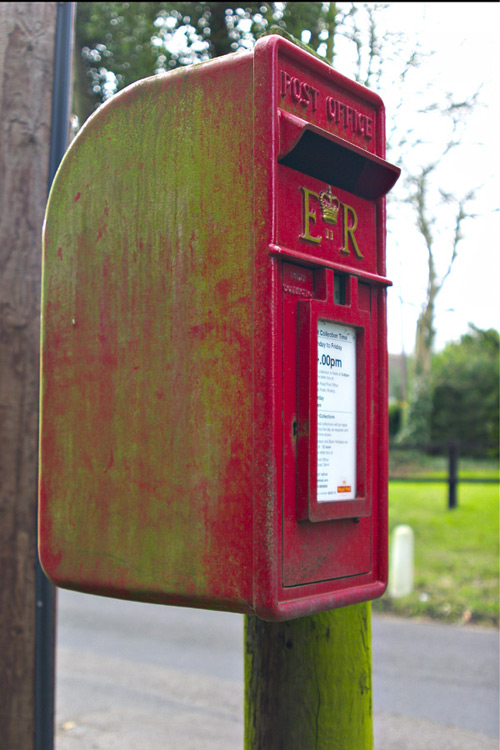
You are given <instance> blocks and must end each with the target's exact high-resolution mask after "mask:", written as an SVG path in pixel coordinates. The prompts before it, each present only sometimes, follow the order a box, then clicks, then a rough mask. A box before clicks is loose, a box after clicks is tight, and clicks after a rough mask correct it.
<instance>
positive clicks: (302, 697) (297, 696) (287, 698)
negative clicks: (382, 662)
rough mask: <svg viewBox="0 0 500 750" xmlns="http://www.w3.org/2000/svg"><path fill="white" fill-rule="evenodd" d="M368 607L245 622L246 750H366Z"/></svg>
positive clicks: (369, 721) (369, 736) (369, 705)
mask: <svg viewBox="0 0 500 750" xmlns="http://www.w3.org/2000/svg"><path fill="white" fill-rule="evenodd" d="M372 748H373V730H372V680H371V622H370V604H369V603H367V604H356V605H354V606H351V607H345V608H343V609H337V610H333V611H331V612H323V613H321V614H317V615H311V616H310V617H303V618H301V619H298V620H291V621H288V622H278V623H272V622H265V621H264V620H260V619H259V618H258V617H254V616H247V617H245V750H372Z"/></svg>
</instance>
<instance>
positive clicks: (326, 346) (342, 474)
mask: <svg viewBox="0 0 500 750" xmlns="http://www.w3.org/2000/svg"><path fill="white" fill-rule="evenodd" d="M355 497H356V330H355V329H354V328H350V327H349V326H343V325H339V324H338V323H331V322H330V321H328V320H319V321H318V486H317V499H318V502H331V501H332V500H354V498H355Z"/></svg>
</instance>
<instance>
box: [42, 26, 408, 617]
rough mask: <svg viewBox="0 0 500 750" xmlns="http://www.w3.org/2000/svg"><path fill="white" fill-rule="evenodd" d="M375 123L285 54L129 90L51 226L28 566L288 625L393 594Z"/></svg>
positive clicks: (220, 64) (358, 91) (314, 67)
mask: <svg viewBox="0 0 500 750" xmlns="http://www.w3.org/2000/svg"><path fill="white" fill-rule="evenodd" d="M384 149H385V124H384V107H383V103H382V101H381V99H380V98H379V97H378V96H377V95H375V94H374V93H372V92H370V91H368V90H367V89H365V88H363V87H361V86H359V85H357V84H356V83H353V82H352V81H349V80H348V79H346V78H345V77H343V76H341V75H340V74H338V73H337V72H336V71H334V70H333V69H331V68H330V67H329V66H328V65H326V64H325V63H322V62H321V61H320V60H318V59H317V58H315V57H314V56H312V55H309V54H308V53H307V52H304V51H303V50H302V49H300V48H299V47H297V46H295V45H294V44H292V43H291V42H289V41H287V40H285V39H284V38H282V37H280V36H268V37H264V38H263V39H261V40H259V41H258V42H257V44H256V45H255V47H254V49H253V50H251V51H246V52H243V53H236V54H233V55H228V56H226V57H223V58H219V59H216V60H213V61H209V62H206V63H202V64H197V65H193V66H189V67H186V68H182V69H178V70H175V71H172V72H170V73H168V74H165V75H162V76H156V77H153V78H148V79H145V80H143V81H140V82H138V83H136V84H133V85H132V86H130V87H128V88H127V89H124V90H123V91H122V92H120V93H119V94H117V95H116V96H115V97H113V98H112V99H111V100H110V101H108V102H107V103H106V104H104V105H103V106H102V107H100V109H99V110H97V112H96V113H95V114H94V115H93V116H92V117H91V118H89V120H88V122H87V123H86V124H85V125H84V127H83V128H82V130H81V131H80V133H79V134H78V136H77V137H76V139H75V140H74V142H73V143H72V145H71V147H70V149H69V150H68V152H67V154H66V156H65V158H64V160H63V162H62V164H61V166H60V169H59V171H58V173H57V176H56V178H55V180H54V183H53V187H52V190H51V194H50V198H49V203H48V207H47V215H46V222H45V228H44V251H43V301H42V364H41V368H42V385H41V425H40V503H39V508H40V512H39V537H40V559H41V562H42V565H43V567H44V569H45V571H46V573H47V575H48V576H49V577H50V578H51V579H52V580H53V581H54V583H56V584H57V585H59V586H64V587H68V588H73V589H77V590H81V591H86V592H91V593H97V594H104V595H109V596H116V597H123V598H131V599H137V600H143V601H151V602H158V603H164V604H177V605H185V606H195V607H207V608H214V609H222V610H231V611H237V612H247V613H255V614H257V615H259V616H260V617H263V618H265V619H271V620H272V619H276V620H280V619H281V620H282V619H289V618H293V617H299V616H304V615H307V614H311V613H313V612H318V611H322V610H326V609H331V608H334V607H338V606H344V605H347V604H351V603H354V602H357V601H362V600H367V599H372V598H375V597H377V596H379V595H381V594H382V593H383V591H384V589H385V586H386V581H387V424H386V423H387V393H386V391H387V353H386V302H385V296H386V288H387V285H388V284H389V283H390V282H389V281H388V280H387V278H386V270H385V198H384V196H385V194H386V193H387V191H388V190H389V189H390V188H391V187H392V185H393V184H394V182H395V181H396V179H397V177H398V174H399V170H398V169H397V168H396V167H394V166H392V165H391V164H389V163H388V162H387V161H385V152H384Z"/></svg>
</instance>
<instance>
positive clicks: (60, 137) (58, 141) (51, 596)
mask: <svg viewBox="0 0 500 750" xmlns="http://www.w3.org/2000/svg"><path fill="white" fill-rule="evenodd" d="M73 17H74V3H64V2H60V3H58V4H57V18H56V34H55V47H54V77H53V89H52V118H51V129H50V150H49V179H48V188H49V190H50V186H51V185H52V180H53V179H54V176H55V173H56V171H57V168H58V166H59V163H60V161H61V159H62V157H63V155H64V152H65V150H66V146H67V137H68V129H69V116H70V112H69V107H70V91H71V59H72V38H73ZM35 592H36V610H35V685H34V700H35V750H52V749H53V747H54V703H55V641H56V594H55V590H54V587H53V586H52V584H51V583H50V582H49V581H48V580H47V578H46V577H45V574H44V572H43V570H42V568H41V566H40V562H39V560H38V558H37V562H36V584H35Z"/></svg>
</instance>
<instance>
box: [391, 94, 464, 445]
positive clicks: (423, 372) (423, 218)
mask: <svg viewBox="0 0 500 750" xmlns="http://www.w3.org/2000/svg"><path fill="white" fill-rule="evenodd" d="M477 96H478V92H476V93H475V94H474V95H473V96H471V97H470V98H469V99H466V100H463V101H455V100H453V99H452V97H451V95H450V96H449V98H448V100H447V101H446V102H445V103H444V105H443V106H437V105H432V106H431V107H429V108H428V109H427V110H426V112H425V114H426V115H427V119H428V120H429V119H430V118H429V116H432V115H434V114H438V116H439V118H440V120H441V122H444V123H445V134H444V139H443V137H441V138H440V137H439V131H438V136H437V137H436V147H437V148H436V152H437V153H436V156H435V158H434V159H433V160H432V161H430V162H428V163H426V164H425V165H424V166H419V167H417V168H416V169H415V170H414V172H413V174H408V173H407V177H406V180H405V182H404V183H403V184H404V192H403V198H402V200H403V201H405V202H406V203H407V204H408V205H409V206H411V208H412V209H413V216H414V220H415V224H416V227H417V230H418V232H419V234H420V236H421V239H422V240H423V244H424V247H425V255H426V265H427V289H426V295H425V298H424V300H423V303H422V307H421V311H420V315H419V317H418V320H417V328H416V336H415V351H414V357H413V367H412V384H411V389H410V397H409V402H408V406H407V410H406V413H405V415H404V417H405V419H404V426H403V430H402V432H401V433H400V440H401V441H402V442H408V443H421V444H425V443H427V442H429V440H430V437H431V417H432V408H433V400H432V391H431V374H432V367H433V349H434V340H435V334H436V331H435V315H436V299H437V297H438V295H439V293H440V292H441V290H442V288H443V286H444V284H445V282H446V280H447V279H448V277H449V276H450V273H451V271H452V268H453V264H454V263H455V261H456V259H457V256H458V250H459V244H460V241H461V240H462V239H463V224H464V222H465V221H466V220H467V219H472V218H474V214H473V213H472V212H470V210H469V206H470V204H471V203H472V201H473V200H474V198H475V192H474V190H468V191H466V192H465V194H464V195H462V196H460V197H457V195H456V194H453V193H451V192H448V191H445V190H444V189H443V188H442V187H440V184H442V183H441V180H442V175H441V174H439V173H440V172H441V173H442V171H443V167H444V168H446V166H447V163H446V157H447V156H448V154H451V152H453V151H454V150H455V149H456V148H457V147H458V146H459V145H460V136H461V132H462V131H463V127H464V124H465V120H466V116H467V114H469V113H470V112H471V110H472V109H473V108H474V106H475V104H476V100H477ZM424 132H425V131H424ZM443 144H444V146H443ZM421 145H423V143H422V141H421V139H420V138H417V139H415V140H414V141H413V143H412V148H413V149H418V148H419V146H421ZM425 145H427V144H425ZM407 146H408V144H406V143H404V141H403V142H402V143H401V144H400V148H401V149H403V148H404V147H407ZM436 173H437V179H435V176H436ZM433 178H434V179H433ZM440 206H441V207H442V208H444V209H445V210H447V213H448V214H449V215H448V221H443V215H442V211H440V210H439V208H440ZM438 217H439V223H438ZM439 261H441V266H443V265H444V268H443V271H442V273H441V274H440V273H439Z"/></svg>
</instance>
